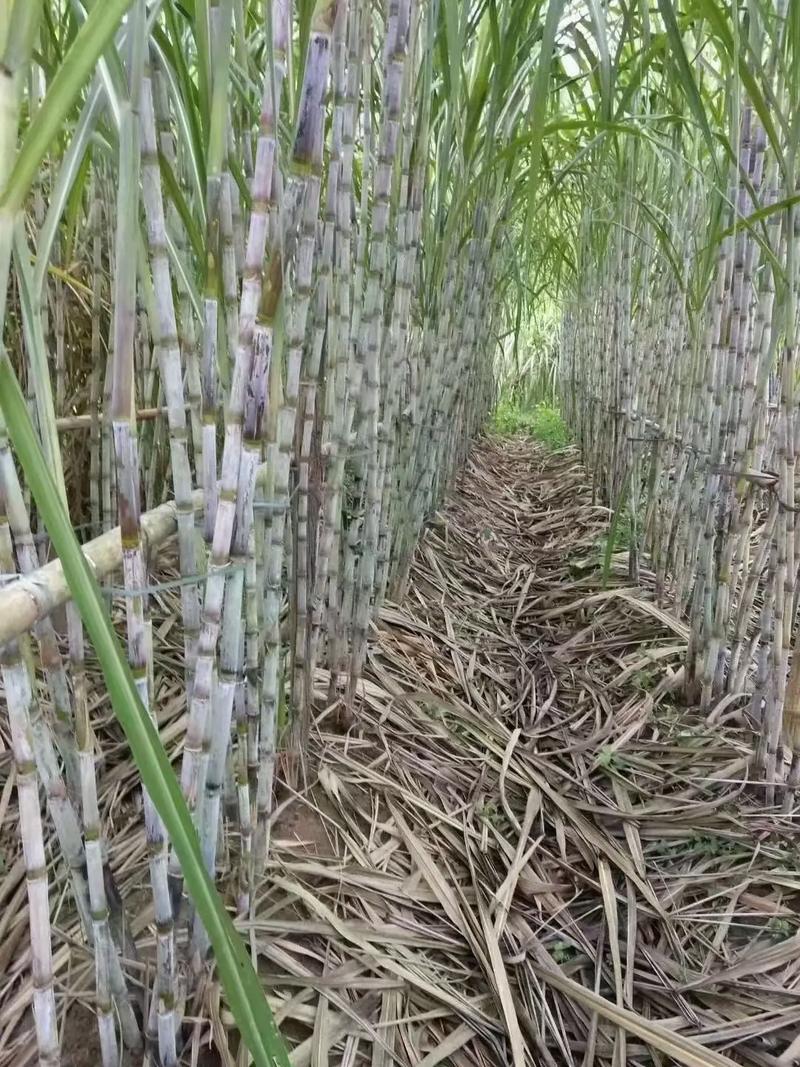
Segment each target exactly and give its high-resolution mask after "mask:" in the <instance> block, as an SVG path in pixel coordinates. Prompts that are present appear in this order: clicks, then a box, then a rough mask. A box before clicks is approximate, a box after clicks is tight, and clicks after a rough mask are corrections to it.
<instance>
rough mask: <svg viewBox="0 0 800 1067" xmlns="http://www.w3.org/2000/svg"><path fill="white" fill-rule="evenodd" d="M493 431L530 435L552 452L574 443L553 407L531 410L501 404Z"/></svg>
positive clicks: (514, 403) (494, 417)
mask: <svg viewBox="0 0 800 1067" xmlns="http://www.w3.org/2000/svg"><path fill="white" fill-rule="evenodd" d="M491 428H492V430H493V431H494V432H495V433H499V434H502V435H503V436H509V437H510V436H513V435H514V434H527V435H528V436H529V437H533V438H534V440H536V441H539V442H541V444H543V445H545V446H546V447H547V448H549V449H550V450H551V451H552V452H558V451H559V450H560V449H562V448H566V447H567V446H568V445H569V444H570V443H571V437H570V433H569V430H568V428H567V424H566V423H565V422H564V420H563V418H562V417H561V412H560V411H559V410H558V408H555V407H552V406H551V405H550V404H544V403H540V404H536V405H535V406H534V407H532V408H531V407H524V406H523V405H521V404H518V403H516V402H515V401H512V400H501V401H500V403H499V404H498V405H497V407H496V409H495V411H494V414H493V416H492V420H491Z"/></svg>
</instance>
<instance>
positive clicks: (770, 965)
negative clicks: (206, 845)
mask: <svg viewBox="0 0 800 1067" xmlns="http://www.w3.org/2000/svg"><path fill="white" fill-rule="evenodd" d="M607 528H608V515H607V513H606V511H605V510H604V509H603V508H601V507H597V506H595V505H593V504H592V502H591V492H590V490H589V488H588V487H587V479H586V475H585V472H584V471H583V470H582V468H581V467H580V465H579V463H578V461H577V459H576V456H575V454H574V453H572V452H566V453H562V454H559V455H556V456H553V455H548V454H547V453H546V452H545V451H544V450H543V449H541V448H540V447H538V446H537V445H535V444H533V443H532V442H530V441H527V440H523V439H510V440H509V439H506V440H495V439H488V440H484V441H482V442H481V443H479V445H478V446H477V447H476V448H475V450H474V452H473V454H472V457H471V459H470V461H469V463H468V466H467V468H466V470H465V471H464V473H463V475H462V477H461V479H460V482H459V484H458V486H457V487H456V490H455V491H454V493H453V494H451V497H450V500H449V503H448V506H447V508H446V509H445V511H444V512H443V513H442V514H441V515H440V516H437V517H436V520H435V521H434V522H433V523H431V524H430V526H429V527H428V529H427V530H426V531H425V533H424V536H423V539H422V542H421V544H420V546H419V549H418V551H417V554H416V557H415V562H414V566H413V568H412V573H411V580H410V584H409V589H408V592H407V595H406V597H405V599H404V603H403V604H402V605H392V604H389V605H386V606H385V608H384V610H383V612H382V616H381V618H380V620H379V623H378V625H377V626H376V627H375V631H374V633H373V640H372V644H371V652H370V656H369V661H368V665H367V670H366V673H365V679H364V681H363V683H362V684H361V686H360V690H359V697H358V704H357V707H356V709H355V710H356V714H355V718H354V720H353V721H352V722H351V723H349V724H348V725H346V726H343V725H342V719H341V716H340V715H339V713H338V712H337V709H327V710H325V711H322V712H321V713H320V715H319V717H318V720H317V724H316V729H315V731H314V735H313V738H312V751H311V753H310V757H311V758H310V761H309V762H310V765H311V766H312V767H314V768H315V775H314V780H313V781H311V782H310V783H309V786H308V788H307V789H304V790H303V791H301V792H299V793H292V792H291V791H289V790H288V788H284V790H283V791H282V793H281V798H282V799H281V801H280V803H279V805H278V807H277V809H276V812H275V815H274V820H273V821H274V825H273V829H272V842H271V861H270V869H269V871H268V876H267V877H266V878H265V879H264V881H263V883H262V885H261V886H260V887H259V893H258V898H257V908H256V910H255V915H256V918H255V919H253V920H252V921H250V922H240V924H239V925H240V928H241V929H242V932H243V933H244V934H245V936H246V937H247V938H248V940H249V942H250V944H251V946H252V948H253V950H254V952H255V953H257V955H258V961H259V969H260V972H261V974H262V976H263V979H264V985H265V988H266V989H267V990H268V993H269V999H270V1003H271V1005H272V1007H273V1010H274V1011H275V1013H276V1015H277V1018H278V1021H279V1022H280V1024H281V1026H282V1029H283V1031H284V1033H285V1035H286V1037H287V1040H288V1041H289V1043H290V1044H291V1045H292V1048H293V1051H292V1063H293V1065H294V1067H325V1065H332V1067H337V1065H342V1067H361V1065H370V1067H392V1065H394V1064H398V1065H413V1067H434V1065H437V1064H439V1065H442V1067H488V1065H492V1067H495V1065H496V1067H501V1065H503V1067H504V1065H507V1064H511V1065H514V1067H518V1065H519V1067H522V1065H523V1064H526V1065H534V1064H535V1065H539V1064H543V1065H548V1067H552V1065H559V1067H561V1065H574V1067H583V1065H586V1067H589V1065H591V1064H595V1063H597V1064H609V1065H612V1067H617V1065H620V1067H621V1065H623V1064H626V1063H630V1064H660V1065H664V1067H666V1065H667V1064H671V1063H684V1064H690V1065H692V1067H705V1065H709V1064H722V1063H730V1062H735V1063H745V1064H758V1065H773V1067H788V1065H789V1064H792V1063H795V1062H800V1051H798V1058H797V1059H795V1050H796V1049H797V1050H800V1040H798V1037H797V1035H798V1034H799V1033H800V978H798V974H799V973H800V923H798V899H799V898H798V890H800V874H798V850H797V847H796V844H795V834H794V823H793V820H792V817H791V816H790V815H781V814H777V813H774V812H768V811H765V810H764V809H763V808H760V807H759V806H758V802H759V801H758V796H757V794H756V793H755V792H754V791H753V790H752V789H751V788H750V787H749V786H748V783H747V765H748V759H749V756H750V753H751V738H750V735H749V733H748V731H747V729H746V725H745V724H744V722H743V721H742V720H741V715H740V712H739V711H738V710H737V708H736V706H735V704H734V705H731V704H727V705H725V706H724V707H721V708H717V709H716V710H715V711H714V712H712V714H711V716H709V717H708V719H704V718H703V717H701V716H699V715H698V714H696V713H695V712H694V711H692V710H691V709H686V708H682V707H680V706H679V705H678V702H677V698H676V693H677V691H678V683H679V681H680V665H681V662H682V658H683V654H684V651H685V645H686V637H687V631H686V627H685V625H684V623H683V622H682V621H681V620H679V619H677V618H675V617H674V616H672V615H671V614H670V613H669V611H668V610H667V609H666V608H664V607H662V606H659V605H657V604H656V603H655V600H654V581H653V576H652V575H651V574H649V573H648V571H647V570H646V568H645V567H642V568H641V573H640V584H639V585H638V586H636V587H633V586H631V585H630V584H629V583H628V581H627V577H626V575H627V565H626V558H625V555H624V554H622V555H619V556H611V557H610V558H611V574H610V577H609V579H608V580H607V581H604V578H603V573H602V570H603V560H604V559H605V558H606V551H605V541H604V539H605V535H606V531H607ZM157 600H158V601H159V602H158V603H157V604H156V605H155V610H154V617H155V619H156V629H155V634H154V640H155V643H156V647H157V649H158V651H159V654H158V667H159V675H158V679H157V694H158V699H157V706H158V708H159V724H160V729H161V735H162V737H163V739H164V741H165V744H166V745H167V747H168V749H169V750H170V752H171V754H172V755H173V758H175V757H177V756H178V755H179V753H180V742H181V739H182V737H183V731H184V729H185V703H184V697H183V672H182V665H181V650H182V637H181V634H180V627H179V624H178V622H177V619H178V618H179V612H178V611H177V610H176V604H175V602H174V601H175V594H174V592H172V593H165V594H164V595H163V597H162V596H161V595H160V594H159V597H158V598H157ZM91 668H92V664H91V663H90V669H91ZM317 682H318V690H319V693H320V694H324V693H325V692H327V677H326V676H325V674H324V672H320V673H319V677H318V679H317ZM92 692H93V694H94V699H95V700H96V707H95V720H94V721H95V722H96V723H97V724H98V725H97V730H98V736H99V737H100V738H101V742H102V747H103V763H102V766H101V780H100V786H101V802H102V806H103V810H104V813H105V818H106V830H107V833H108V838H109V853H110V859H111V863H112V866H113V868H114V871H115V875H116V877H117V882H118V885H119V887H120V890H121V893H122V896H123V898H124V900H125V904H126V905H127V908H128V912H129V914H131V915H133V916H135V918H134V919H133V922H132V929H131V934H132V935H133V936H134V937H135V938H136V940H137V946H138V948H139V952H140V960H141V961H142V962H140V966H146V965H147V958H148V945H149V944H150V942H151V941H152V932H151V931H150V930H149V926H150V923H151V921H152V908H151V906H150V904H149V893H148V890H147V864H146V849H145V842H144V835H143V833H142V829H141V814H140V812H139V811H138V810H137V807H136V796H137V792H138V789H137V781H136V775H135V771H134V768H133V767H132V764H131V762H130V759H129V758H128V754H127V750H126V746H125V745H124V742H123V740H122V739H121V737H120V734H119V731H118V728H117V727H116V726H115V724H114V723H113V722H112V720H111V716H110V711H109V709H108V706H107V698H106V697H105V696H104V694H103V691H102V685H101V684H100V680H99V678H96V679H95V681H94V684H93V687H92ZM0 771H1V772H2V773H1V774H0V785H2V789H0V824H2V825H1V831H2V832H1V833H0V846H2V849H3V853H2V858H3V860H4V863H5V870H4V871H3V872H2V878H0V975H1V976H2V977H1V978H0V1067H6V1065H9V1067H10V1065H11V1064H14V1065H19V1067H23V1065H24V1064H25V1063H27V1062H32V1061H33V1059H34V1058H35V1047H34V1046H33V1043H32V1041H31V1035H30V1014H29V1005H30V996H31V984H30V956H29V950H28V947H27V943H28V933H27V907H26V901H25V885H24V866H23V865H22V860H21V857H20V854H19V847H18V842H17V840H16V827H15V823H14V818H15V797H14V792H13V782H12V777H11V776H10V775H8V768H7V766H6V765H5V764H4V765H3V767H2V768H0ZM228 843H229V845H230V847H232V848H235V834H231V835H230V837H229V841H228ZM224 855H225V853H224V850H223V852H222V856H223V858H224ZM62 866H63V865H59V863H58V857H57V852H56V850H55V849H53V865H52V869H51V877H52V884H53V885H55V886H61V887H62V892H61V893H60V895H59V894H58V893H56V894H54V895H53V901H54V906H53V923H54V934H55V939H54V940H55V945H54V965H55V970H56V977H57V992H58V996H59V1002H60V1004H61V1005H62V1008H63V1032H64V1035H65V1037H64V1042H65V1051H67V1056H66V1060H69V1059H70V1057H71V1059H72V1062H73V1063H74V1064H75V1065H79V1067H83V1065H84V1064H88V1063H90V1062H94V1061H93V1060H92V1058H91V1057H92V1052H91V1050H92V1048H93V1045H92V1041H93V1024H92V1022H91V1020H90V1019H89V1018H88V1014H87V1012H88V1009H90V1006H91V989H92V972H93V968H92V964H91V961H90V959H89V957H88V955H87V952H86V949H85V948H84V947H83V946H82V944H81V939H80V933H79V930H78V928H77V925H76V923H75V918H74V913H73V912H72V910H71V908H70V905H69V893H68V889H67V887H66V882H65V879H64V875H63V870H62ZM150 947H152V946H150ZM186 1009H187V1037H188V1040H187V1044H186V1048H185V1051H184V1057H183V1059H184V1061H185V1062H186V1063H202V1064H208V1065H211V1064H219V1063H222V1064H225V1065H226V1067H229V1065H230V1067H233V1065H235V1064H238V1063H240V1062H242V1060H241V1056H239V1054H238V1052H237V1047H236V1037H235V1033H234V1030H233V1026H232V1018H231V1016H230V1013H229V1011H228V1009H227V1007H226V1005H225V1003H224V998H223V996H222V994H221V991H220V989H219V986H218V984H217V983H216V981H215V980H213V978H212V979H209V980H208V981H206V982H205V983H203V985H202V987H201V991H200V993H199V994H198V996H197V997H196V998H195V999H194V1001H193V1002H191V1003H189V1004H188V1005H187V1006H186ZM70 1048H71V1049H74V1050H75V1051H69V1049H70ZM95 1058H96V1057H95Z"/></svg>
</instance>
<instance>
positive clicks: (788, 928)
mask: <svg viewBox="0 0 800 1067" xmlns="http://www.w3.org/2000/svg"><path fill="white" fill-rule="evenodd" d="M767 933H768V934H769V935H770V937H772V938H774V940H775V941H785V940H786V938H787V937H791V936H792V933H793V927H792V924H791V923H790V922H789V921H788V919H781V918H779V917H778V916H777V915H773V916H772V918H771V919H770V920H769V922H768V923H767Z"/></svg>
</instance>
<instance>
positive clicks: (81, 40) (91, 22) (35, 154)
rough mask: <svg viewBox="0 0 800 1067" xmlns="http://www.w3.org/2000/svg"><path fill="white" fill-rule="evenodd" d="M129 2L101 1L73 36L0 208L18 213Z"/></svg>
mask: <svg viewBox="0 0 800 1067" xmlns="http://www.w3.org/2000/svg"><path fill="white" fill-rule="evenodd" d="M131 2H132V0H103V3H100V4H97V6H96V7H95V8H94V10H93V11H92V12H91V14H90V15H89V17H88V18H87V19H86V21H85V22H84V24H83V25H82V26H81V28H80V29H79V30H78V32H77V34H76V35H75V40H74V41H73V42H72V46H71V47H70V50H69V51H68V52H67V54H66V56H65V57H64V60H63V62H62V63H61V65H60V66H59V68H58V71H57V72H56V74H55V76H54V77H53V80H52V81H51V82H50V86H49V88H48V90H47V95H46V96H45V98H44V102H43V103H42V106H41V107H40V108H39V110H38V111H37V112H36V115H35V116H34V119H33V121H32V122H31V124H30V126H29V127H28V129H27V132H26V133H25V137H24V138H23V141H22V147H21V148H20V151H19V155H18V156H17V158H16V160H15V161H14V166H13V169H12V171H11V174H10V175H9V178H8V181H7V182H6V187H5V189H4V190H3V194H2V198H0V207H2V208H4V209H5V210H8V211H18V210H19V209H20V208H21V207H22V204H23V201H24V200H25V197H26V196H27V193H28V190H29V189H30V186H31V182H32V181H33V179H34V178H35V176H36V171H37V170H38V169H39V164H40V163H41V162H42V160H43V159H44V157H45V155H46V153H47V151H48V149H49V148H50V146H51V144H52V142H53V141H54V140H55V138H56V137H57V136H58V133H59V131H60V129H61V124H62V122H63V121H64V119H65V118H66V117H67V115H68V114H69V112H70V111H71V110H72V108H73V106H74V105H75V102H76V101H77V99H78V97H79V95H80V92H81V90H82V89H83V86H84V83H85V82H86V79H87V78H88V77H89V74H90V73H91V72H92V70H93V69H94V66H95V63H96V62H97V60H98V59H99V57H100V56H101V55H102V52H103V49H104V48H105V47H106V45H107V44H108V42H109V41H110V40H111V38H112V37H113V35H114V32H115V31H116V29H117V26H119V23H120V20H121V19H122V16H123V15H124V14H125V12H126V11H127V10H128V8H129V7H130V5H131Z"/></svg>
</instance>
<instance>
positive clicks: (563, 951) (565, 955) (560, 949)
mask: <svg viewBox="0 0 800 1067" xmlns="http://www.w3.org/2000/svg"><path fill="white" fill-rule="evenodd" d="M577 954H578V953H577V951H576V950H575V947H574V946H573V945H570V944H569V942H568V941H556V943H555V945H553V959H554V960H555V961H556V963H558V964H559V965H563V964H565V963H569V961H570V960H574V959H575V957H576V956H577Z"/></svg>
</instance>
